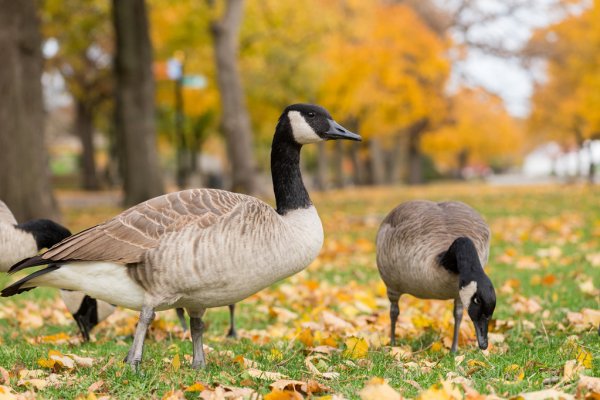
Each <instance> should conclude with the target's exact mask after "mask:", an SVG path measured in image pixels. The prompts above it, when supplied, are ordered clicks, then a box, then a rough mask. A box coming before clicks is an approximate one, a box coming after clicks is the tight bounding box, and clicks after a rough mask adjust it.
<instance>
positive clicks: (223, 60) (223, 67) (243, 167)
mask: <svg viewBox="0 0 600 400" xmlns="http://www.w3.org/2000/svg"><path fill="white" fill-rule="evenodd" d="M243 11H244V2H243V0H226V5H225V11H224V13H223V15H222V18H221V19H220V20H214V21H213V22H212V24H211V33H212V35H213V38H214V50H215V63H216V66H217V81H218V84H219V89H220V95H221V129H222V130H223V133H224V134H225V138H226V141H227V150H228V154H229V159H230V160H231V169H232V190H234V191H236V192H243V193H249V194H253V193H257V192H258V181H257V179H256V172H257V171H256V161H255V159H254V153H253V148H252V130H251V126H250V117H249V115H248V110H247V108H246V103H245V100H244V91H243V88H242V81H241V78H240V73H239V70H238V62H237V56H238V43H239V29H240V24H241V22H242V16H243Z"/></svg>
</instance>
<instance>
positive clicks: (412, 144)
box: [407, 118, 429, 185]
mask: <svg viewBox="0 0 600 400" xmlns="http://www.w3.org/2000/svg"><path fill="white" fill-rule="evenodd" d="M428 122H429V121H428V120H427V118H423V119H421V120H419V121H417V122H415V123H414V124H413V125H411V126H410V127H409V128H408V132H407V133H408V157H407V158H408V160H407V161H408V183H409V184H410V185H418V184H420V183H423V155H422V154H421V136H422V135H423V132H425V128H427V124H428Z"/></svg>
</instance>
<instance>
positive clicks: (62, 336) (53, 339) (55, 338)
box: [40, 332, 70, 343]
mask: <svg viewBox="0 0 600 400" xmlns="http://www.w3.org/2000/svg"><path fill="white" fill-rule="evenodd" d="M69 338H70V336H69V335H67V334H66V333H64V332H60V333H57V334H55V335H48V336H42V337H41V338H40V342H42V343H66V342H67V341H68V340H69Z"/></svg>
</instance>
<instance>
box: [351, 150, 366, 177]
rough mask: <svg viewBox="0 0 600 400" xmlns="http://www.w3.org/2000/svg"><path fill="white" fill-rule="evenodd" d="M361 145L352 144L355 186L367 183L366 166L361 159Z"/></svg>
mask: <svg viewBox="0 0 600 400" xmlns="http://www.w3.org/2000/svg"><path fill="white" fill-rule="evenodd" d="M360 148H361V143H357V142H352V143H350V160H351V161H352V174H353V176H354V178H353V180H354V184H355V185H357V186H358V185H364V184H365V183H366V179H365V171H364V165H362V164H363V163H362V162H361V159H360Z"/></svg>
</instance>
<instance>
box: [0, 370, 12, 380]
mask: <svg viewBox="0 0 600 400" xmlns="http://www.w3.org/2000/svg"><path fill="white" fill-rule="evenodd" d="M0 378H2V381H1V382H0V384H3V383H10V375H9V374H8V371H7V370H5V369H4V368H3V367H0Z"/></svg>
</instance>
